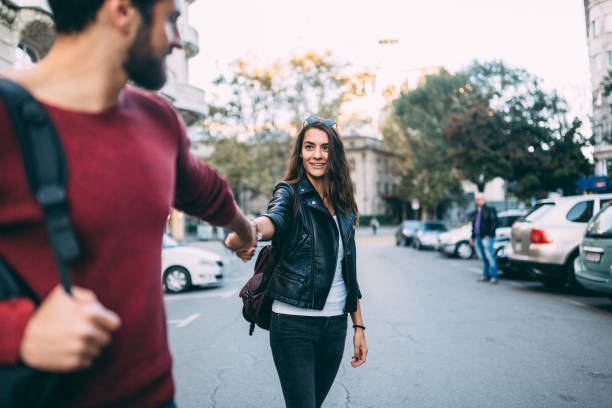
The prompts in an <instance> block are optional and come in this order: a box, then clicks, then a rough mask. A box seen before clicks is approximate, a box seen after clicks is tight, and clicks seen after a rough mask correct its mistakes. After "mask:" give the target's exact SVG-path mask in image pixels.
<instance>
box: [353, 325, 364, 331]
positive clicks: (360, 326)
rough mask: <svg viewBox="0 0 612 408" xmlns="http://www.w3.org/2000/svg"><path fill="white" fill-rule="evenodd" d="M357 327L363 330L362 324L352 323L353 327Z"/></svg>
mask: <svg viewBox="0 0 612 408" xmlns="http://www.w3.org/2000/svg"><path fill="white" fill-rule="evenodd" d="M357 328H360V329H362V330H365V326H362V325H360V324H354V325H353V329H357Z"/></svg>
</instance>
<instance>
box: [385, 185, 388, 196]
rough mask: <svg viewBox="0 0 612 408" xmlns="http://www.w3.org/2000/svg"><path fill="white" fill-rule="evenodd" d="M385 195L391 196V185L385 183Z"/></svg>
mask: <svg viewBox="0 0 612 408" xmlns="http://www.w3.org/2000/svg"><path fill="white" fill-rule="evenodd" d="M385 194H389V183H385Z"/></svg>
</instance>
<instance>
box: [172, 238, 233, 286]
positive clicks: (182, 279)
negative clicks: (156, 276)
mask: <svg viewBox="0 0 612 408" xmlns="http://www.w3.org/2000/svg"><path fill="white" fill-rule="evenodd" d="M162 282H163V284H164V287H165V288H166V291H168V292H174V293H176V292H183V291H186V290H188V289H189V288H191V287H192V286H206V287H215V286H220V285H221V284H222V283H223V259H222V258H221V256H220V255H217V254H215V253H214V252H211V251H207V250H205V249H201V248H195V247H192V246H188V245H181V244H179V243H178V242H176V241H175V240H174V239H172V238H170V237H169V236H167V235H164V237H163V240H162Z"/></svg>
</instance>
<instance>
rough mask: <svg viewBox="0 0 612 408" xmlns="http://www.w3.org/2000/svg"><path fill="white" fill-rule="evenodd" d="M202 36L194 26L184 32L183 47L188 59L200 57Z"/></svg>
mask: <svg viewBox="0 0 612 408" xmlns="http://www.w3.org/2000/svg"><path fill="white" fill-rule="evenodd" d="M199 41H200V36H199V34H198V31H197V30H196V29H195V28H193V27H192V26H187V28H186V29H185V32H183V47H184V49H185V54H186V55H187V58H192V57H195V56H196V55H198V53H199V52H200V45H199Z"/></svg>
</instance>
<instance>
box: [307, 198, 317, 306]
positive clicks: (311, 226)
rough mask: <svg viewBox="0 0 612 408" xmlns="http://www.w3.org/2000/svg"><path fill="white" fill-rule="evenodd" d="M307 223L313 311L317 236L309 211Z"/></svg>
mask: <svg viewBox="0 0 612 408" xmlns="http://www.w3.org/2000/svg"><path fill="white" fill-rule="evenodd" d="M308 223H309V224H310V233H311V234H312V253H311V256H310V290H311V292H312V304H311V306H310V308H311V309H314V302H315V293H314V280H315V279H314V278H315V270H314V256H315V248H316V247H317V234H315V230H314V226H313V225H312V215H311V214H310V210H308Z"/></svg>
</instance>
